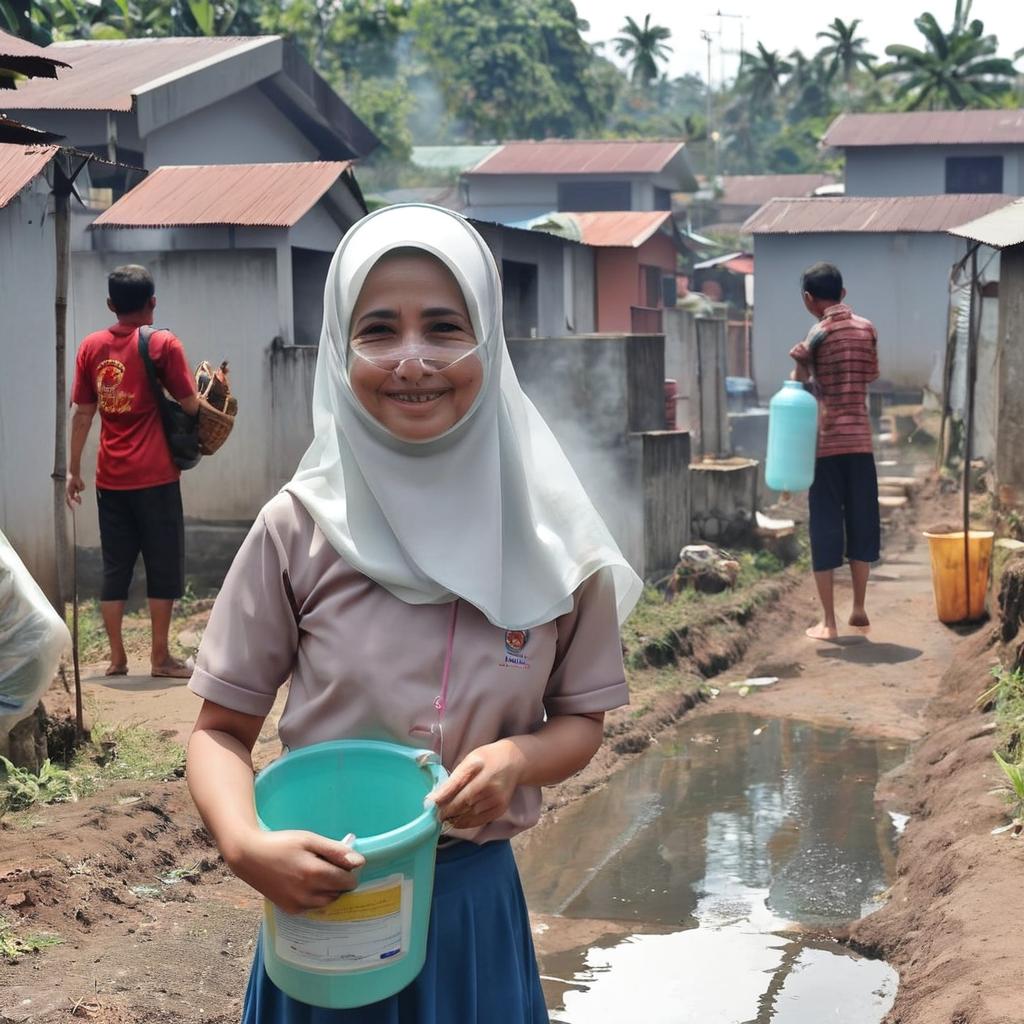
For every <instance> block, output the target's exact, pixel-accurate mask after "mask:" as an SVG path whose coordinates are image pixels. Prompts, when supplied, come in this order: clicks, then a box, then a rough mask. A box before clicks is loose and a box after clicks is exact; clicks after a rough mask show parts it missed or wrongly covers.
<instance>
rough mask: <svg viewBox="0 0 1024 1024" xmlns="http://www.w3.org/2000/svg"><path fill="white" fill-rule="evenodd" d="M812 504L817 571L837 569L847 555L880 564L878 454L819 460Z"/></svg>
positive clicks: (813, 544)
mask: <svg viewBox="0 0 1024 1024" xmlns="http://www.w3.org/2000/svg"><path fill="white" fill-rule="evenodd" d="M808 503H809V505H810V510H811V561H812V563H813V565H814V571H815V572H826V571H827V570H829V569H838V568H839V567H840V566H841V565H842V564H843V560H844V555H845V557H846V559H849V560H850V561H854V562H877V561H878V559H879V558H880V557H881V544H882V527H881V522H880V519H879V514H878V474H877V472H876V471H875V457H874V455H872V454H871V453H870V452H865V453H863V454H857V455H829V456H827V457H825V458H822V459H818V461H817V463H816V464H815V469H814V483H813V484H811V491H810V494H809V495H808Z"/></svg>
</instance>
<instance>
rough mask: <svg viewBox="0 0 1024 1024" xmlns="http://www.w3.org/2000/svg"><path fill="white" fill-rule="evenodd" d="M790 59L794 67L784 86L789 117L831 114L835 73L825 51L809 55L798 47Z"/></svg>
mask: <svg viewBox="0 0 1024 1024" xmlns="http://www.w3.org/2000/svg"><path fill="white" fill-rule="evenodd" d="M787 60H788V61H789V63H790V65H791V66H792V68H793V70H792V72H791V73H790V76H789V78H788V79H787V80H786V84H785V85H784V86H783V89H782V91H783V93H784V94H785V96H786V99H787V102H788V110H787V112H786V118H787V120H789V121H794V122H795V121H802V120H803V119H804V118H805V117H827V116H828V115H829V114H830V113H831V112H832V109H833V107H832V76H831V75H830V74H829V68H828V66H827V65H826V64H825V62H824V61H823V60H822V58H821V54H815V56H813V57H808V56H807V55H806V54H804V52H803V51H802V50H799V49H797V50H794V51H793V52H792V53H791V54H790V55H789V56H788V57H787Z"/></svg>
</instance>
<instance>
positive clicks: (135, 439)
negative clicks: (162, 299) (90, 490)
mask: <svg viewBox="0 0 1024 1024" xmlns="http://www.w3.org/2000/svg"><path fill="white" fill-rule="evenodd" d="M149 355H150V358H151V359H152V360H153V365H154V366H155V367H156V374H157V377H158V378H159V380H160V381H161V383H162V384H163V385H164V387H165V388H166V389H167V391H168V392H169V393H170V394H171V395H172V397H174V398H176V399H178V400H179V401H180V400H181V399H182V398H187V397H188V396H189V395H193V394H195V390H196V386H195V380H194V378H193V376H192V374H191V372H190V371H189V368H188V363H187V362H186V361H185V350H184V348H183V347H182V344H181V342H180V341H178V339H177V338H176V337H175V336H174V335H173V334H172V333H171V332H170V331H161V330H156V331H153V333H152V334H151V335H150V337H149ZM71 400H72V401H73V402H74V403H75V404H76V405H95V406H96V407H97V408H98V409H99V413H100V448H99V454H98V456H97V458H96V486H97V487H102V488H104V489H107V490H112V491H127V490H135V489H137V488H141V487H159V486H160V485H161V484H169V483H173V482H174V481H175V480H177V479H178V478H179V477H180V476H181V473H180V471H179V469H178V467H177V466H175V464H174V461H173V460H172V459H171V450H170V448H169V447H168V444H167V437H166V435H165V434H164V429H163V424H162V422H161V420H160V410H159V409H158V408H157V404H156V399H155V398H154V397H153V392H152V389H151V388H150V384H149V378H148V377H147V375H146V367H145V364H144V363H143V362H142V356H140V355H139V329H138V328H137V327H132V326H130V325H128V324H114V325H113V327H108V328H107V329H106V330H103V331H96V332H95V333H93V334H90V335H89V336H88V337H87V338H86V339H85V340H84V341H83V342H82V344H81V347H80V348H79V349H78V357H77V359H76V361H75V383H74V387H73V388H72V391H71Z"/></svg>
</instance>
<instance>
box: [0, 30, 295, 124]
mask: <svg viewBox="0 0 1024 1024" xmlns="http://www.w3.org/2000/svg"><path fill="white" fill-rule="evenodd" d="M277 39H278V37H277V36H259V37H246V36H222V37H215V38H204V37H200V36H197V37H195V38H191V37H190V38H183V39H175V38H169V39H103V40H86V41H81V42H70V43H54V44H53V45H52V46H48V47H47V48H46V50H45V53H46V55H47V56H48V57H57V58H59V59H60V60H62V61H63V60H66V61H68V62H69V63H70V64H71V69H70V70H69V71H68V72H66V73H65V74H62V75H61V76H60V80H59V81H49V80H48V81H39V80H36V81H32V82H25V83H23V84H22V85H20V86H19V87H18V89H17V91H16V92H14V93H12V94H11V95H10V96H9V97H5V98H4V106H5V107H6V108H7V109H9V110H131V109H132V106H133V103H134V98H135V95H136V94H137V93H138V92H139V91H140V90H142V89H144V88H145V87H146V86H148V85H151V84H153V83H155V82H156V81H157V80H158V79H161V78H164V77H166V76H168V75H177V74H180V73H182V72H184V71H186V70H188V69H191V68H193V67H198V66H201V65H204V64H206V63H208V62H211V61H216V60H219V59H221V58H223V57H227V56H230V55H231V54H233V53H240V52H242V51H244V50H246V49H251V48H253V47H255V46H259V45H262V44H266V43H269V42H276V41H277Z"/></svg>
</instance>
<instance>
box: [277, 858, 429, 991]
mask: <svg viewBox="0 0 1024 1024" xmlns="http://www.w3.org/2000/svg"><path fill="white" fill-rule="evenodd" d="M273 912H274V925H275V928H274V950H275V952H276V953H277V955H278V956H279V957H280V958H281V959H282V960H284V961H285V962H286V963H289V964H292V965H294V966H295V967H302V968H304V969H306V970H314V971H318V972H324V973H329V974H335V973H342V972H345V971H360V970H366V968H368V967H382V966H384V964H386V963H393V962H395V961H397V960H400V959H401V958H402V957H403V956H404V955H405V952H406V950H407V949H408V948H409V928H410V923H411V920H412V881H411V879H406V878H405V877H404V876H402V875H390V876H388V877H387V878H382V879H380V880H379V881H376V882H373V883H372V884H370V885H365V886H363V885H361V886H359V888H358V889H354V890H353V891H352V892H347V893H345V894H344V895H342V896H339V897H338V898H337V899H336V900H335V901H334V902H333V903H329V904H328V905H327V906H326V907H321V908H320V909H319V910H309V911H307V912H306V913H305V914H286V913H285V912H284V911H283V910H281V909H279V908H278V907H274V908H273Z"/></svg>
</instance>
